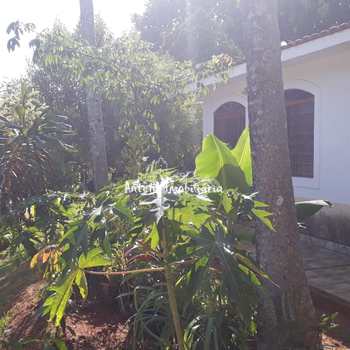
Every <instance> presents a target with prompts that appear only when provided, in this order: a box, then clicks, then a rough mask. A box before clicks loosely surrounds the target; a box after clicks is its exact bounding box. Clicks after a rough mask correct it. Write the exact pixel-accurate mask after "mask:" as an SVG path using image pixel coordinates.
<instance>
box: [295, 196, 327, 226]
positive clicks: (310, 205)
mask: <svg viewBox="0 0 350 350" xmlns="http://www.w3.org/2000/svg"><path fill="white" fill-rule="evenodd" d="M295 207H296V210H297V219H298V221H299V222H302V221H304V220H305V219H308V218H310V217H311V216H313V215H315V214H317V213H318V212H319V211H320V210H321V209H323V208H325V207H328V208H330V207H332V203H331V202H328V201H324V200H315V201H304V202H296V203H295Z"/></svg>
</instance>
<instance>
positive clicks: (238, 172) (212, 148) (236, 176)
mask: <svg viewBox="0 0 350 350" xmlns="http://www.w3.org/2000/svg"><path fill="white" fill-rule="evenodd" d="M196 175H197V176H199V177H201V178H204V179H216V180H217V181H219V183H220V184H221V185H222V186H223V187H224V188H238V190H239V191H241V192H252V191H253V187H252V186H253V167H252V155H251V148H250V136H249V130H248V129H245V130H244V132H243V133H242V135H241V137H240V138H239V140H238V143H237V145H236V147H235V148H234V149H232V150H230V149H229V148H228V146H227V145H226V144H225V143H223V142H222V141H220V140H219V139H218V138H216V137H215V136H214V135H208V136H207V137H206V138H205V139H204V140H203V150H202V152H201V153H200V154H199V155H198V156H197V158H196ZM295 206H296V211H297V219H298V221H299V222H303V221H304V220H305V219H307V218H309V217H311V216H313V215H315V214H316V213H318V212H319V211H320V210H321V209H322V208H325V207H331V206H332V204H331V203H330V202H328V201H323V200H316V201H303V202H296V203H295ZM264 207H265V205H264V204H261V207H260V208H255V209H253V210H252V212H253V213H254V214H256V215H257V216H258V217H259V219H260V220H261V221H262V222H264V223H265V224H266V225H267V226H268V227H269V228H270V229H271V230H273V228H272V226H271V223H270V220H269V219H268V218H269V217H270V216H271V214H270V213H268V212H267V211H265V210H264Z"/></svg>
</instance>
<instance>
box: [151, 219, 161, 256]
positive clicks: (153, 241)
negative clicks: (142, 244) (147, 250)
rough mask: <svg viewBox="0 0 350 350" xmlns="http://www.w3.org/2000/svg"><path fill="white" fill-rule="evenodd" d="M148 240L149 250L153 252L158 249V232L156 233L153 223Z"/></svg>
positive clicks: (156, 229) (155, 225) (155, 226)
mask: <svg viewBox="0 0 350 350" xmlns="http://www.w3.org/2000/svg"><path fill="white" fill-rule="evenodd" d="M150 238H151V248H152V249H153V250H154V249H156V248H157V247H158V244H159V232H158V227H157V224H156V223H154V224H153V226H152V231H151V234H150Z"/></svg>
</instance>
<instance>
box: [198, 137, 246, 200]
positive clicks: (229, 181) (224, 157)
mask: <svg viewBox="0 0 350 350" xmlns="http://www.w3.org/2000/svg"><path fill="white" fill-rule="evenodd" d="M195 174H196V176H198V177H200V178H203V179H216V180H217V181H218V182H219V183H220V185H221V186H222V187H223V188H224V189H229V188H232V189H233V188H237V189H238V190H240V191H241V192H243V193H246V192H248V191H249V185H248V183H247V181H246V178H245V176H244V173H243V171H242V169H241V168H240V166H239V164H238V162H237V160H236V158H235V157H234V156H233V155H232V153H231V150H230V149H229V148H228V147H227V145H226V144H225V143H223V142H222V141H220V140H219V139H218V138H217V137H215V136H214V135H208V136H207V137H206V138H205V139H204V140H203V147H202V152H201V153H200V154H199V155H198V156H197V158H196V172H195Z"/></svg>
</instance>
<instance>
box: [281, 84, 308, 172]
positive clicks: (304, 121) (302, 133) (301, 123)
mask: <svg viewBox="0 0 350 350" xmlns="http://www.w3.org/2000/svg"><path fill="white" fill-rule="evenodd" d="M285 95H286V107H287V122H288V143H289V152H290V158H291V167H292V175H293V176H295V177H306V178H313V177H314V122H315V98H314V96H313V95H312V94H310V93H308V92H306V91H302V90H296V89H292V90H287V91H286V93H285Z"/></svg>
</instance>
